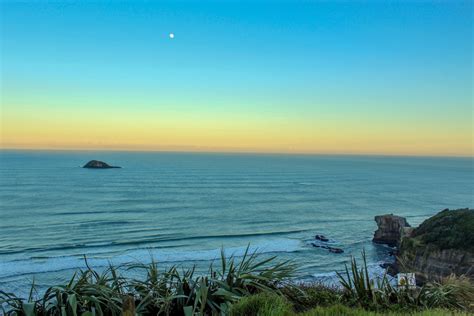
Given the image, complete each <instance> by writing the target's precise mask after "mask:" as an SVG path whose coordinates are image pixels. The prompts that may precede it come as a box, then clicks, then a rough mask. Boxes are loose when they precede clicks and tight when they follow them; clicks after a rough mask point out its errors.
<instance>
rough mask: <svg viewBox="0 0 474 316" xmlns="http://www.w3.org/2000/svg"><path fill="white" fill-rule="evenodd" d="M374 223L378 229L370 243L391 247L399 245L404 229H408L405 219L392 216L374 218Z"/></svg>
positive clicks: (408, 225)
mask: <svg viewBox="0 0 474 316" xmlns="http://www.w3.org/2000/svg"><path fill="white" fill-rule="evenodd" d="M375 221H376V222H377V226H378V229H377V230H376V231H375V233H374V238H373V239H372V241H373V242H375V243H378V244H387V245H389V246H391V247H396V246H398V245H399V242H400V239H401V237H402V234H403V231H404V229H405V228H406V227H410V224H408V222H407V220H406V219H405V217H401V216H396V215H393V214H387V215H380V216H375Z"/></svg>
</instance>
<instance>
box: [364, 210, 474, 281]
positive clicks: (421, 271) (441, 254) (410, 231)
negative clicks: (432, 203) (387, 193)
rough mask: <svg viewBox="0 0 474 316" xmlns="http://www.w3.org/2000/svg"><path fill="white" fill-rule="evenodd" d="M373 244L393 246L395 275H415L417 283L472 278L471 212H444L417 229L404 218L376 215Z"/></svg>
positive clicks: (473, 236)
mask: <svg viewBox="0 0 474 316" xmlns="http://www.w3.org/2000/svg"><path fill="white" fill-rule="evenodd" d="M375 220H376V222H377V225H378V230H377V231H376V232H375V234H374V239H373V241H374V242H376V243H384V244H388V245H390V246H394V247H396V250H395V251H394V253H395V254H396V261H395V263H394V264H393V265H391V266H390V270H391V271H395V272H398V271H400V272H415V274H416V279H417V282H418V283H425V282H427V281H437V280H440V279H442V278H444V277H446V276H449V275H451V274H455V275H465V276H467V277H469V278H470V279H474V210H472V209H467V208H466V209H458V210H449V209H445V210H443V211H441V212H439V213H438V214H436V215H435V216H433V217H431V218H429V219H427V220H425V221H424V222H423V223H422V224H421V225H420V226H418V227H416V228H412V227H410V225H409V224H408V222H407V221H406V219H405V218H403V217H399V216H394V215H392V214H390V215H381V216H376V217H375Z"/></svg>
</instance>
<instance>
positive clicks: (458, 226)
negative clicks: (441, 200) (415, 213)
mask: <svg viewBox="0 0 474 316" xmlns="http://www.w3.org/2000/svg"><path fill="white" fill-rule="evenodd" d="M413 237H415V238H417V239H419V240H420V241H421V242H422V243H423V244H429V245H434V246H436V247H437V248H439V249H463V250H469V251H474V210H470V209H459V210H448V209H446V210H443V211H441V212H439V213H438V214H436V215H435V216H433V217H431V218H428V219H427V220H425V221H424V222H423V223H421V225H420V226H419V227H418V228H416V229H415V230H414V231H413Z"/></svg>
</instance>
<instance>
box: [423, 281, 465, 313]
mask: <svg viewBox="0 0 474 316" xmlns="http://www.w3.org/2000/svg"><path fill="white" fill-rule="evenodd" d="M420 299H421V302H422V304H424V305H425V306H428V307H442V308H450V309H463V310H469V311H471V312H474V284H473V283H472V281H470V280H469V279H468V278H466V277H457V276H455V275H451V276H449V277H447V278H444V279H443V280H442V281H441V282H435V283H429V284H427V285H426V286H424V287H423V288H422V290H421V293H420Z"/></svg>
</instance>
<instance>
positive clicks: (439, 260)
mask: <svg viewBox="0 0 474 316" xmlns="http://www.w3.org/2000/svg"><path fill="white" fill-rule="evenodd" d="M397 263H398V266H399V269H400V270H402V271H407V272H415V275H416V280H417V282H418V283H420V284H422V283H425V282H426V281H434V280H440V279H442V278H443V277H446V276H449V275H451V274H455V275H466V276H468V277H470V278H471V279H474V253H472V252H466V251H464V250H457V249H443V250H439V249H430V248H429V247H425V248H419V249H416V250H413V251H407V250H402V251H401V253H400V255H399V257H398V259H397Z"/></svg>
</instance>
